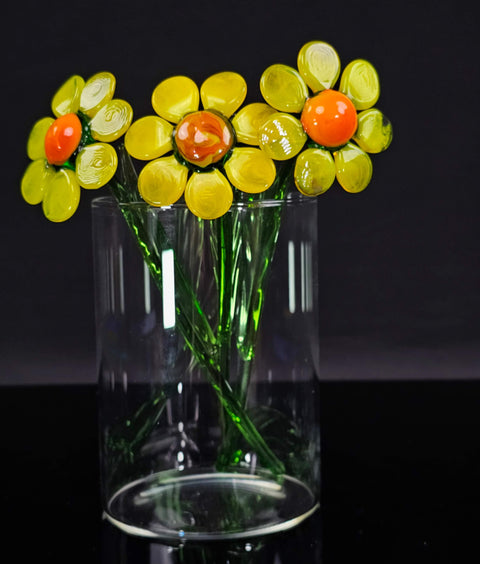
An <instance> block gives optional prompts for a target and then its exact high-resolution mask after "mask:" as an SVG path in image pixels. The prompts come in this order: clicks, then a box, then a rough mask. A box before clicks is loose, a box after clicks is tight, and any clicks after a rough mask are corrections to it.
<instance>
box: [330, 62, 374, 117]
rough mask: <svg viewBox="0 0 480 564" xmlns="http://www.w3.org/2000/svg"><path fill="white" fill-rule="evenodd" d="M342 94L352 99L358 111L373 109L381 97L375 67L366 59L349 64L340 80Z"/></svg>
mask: <svg viewBox="0 0 480 564" xmlns="http://www.w3.org/2000/svg"><path fill="white" fill-rule="evenodd" d="M340 92H343V93H344V94H346V95H347V96H348V97H349V98H350V100H351V101H352V102H353V105H354V106H355V107H356V108H357V110H367V109H368V108H371V107H372V106H373V105H374V104H375V102H376V101H377V100H378V97H379V96H380V80H379V78H378V74H377V71H376V70H375V67H374V66H373V65H372V64H371V63H369V62H368V61H365V60H364V59H356V60H355V61H352V62H351V63H349V64H348V65H347V66H346V67H345V70H344V71H343V73H342V78H341V79H340Z"/></svg>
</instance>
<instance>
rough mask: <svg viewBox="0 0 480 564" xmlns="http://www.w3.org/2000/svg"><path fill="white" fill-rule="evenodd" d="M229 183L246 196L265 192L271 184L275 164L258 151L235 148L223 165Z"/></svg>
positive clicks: (273, 177) (249, 148)
mask: <svg viewBox="0 0 480 564" xmlns="http://www.w3.org/2000/svg"><path fill="white" fill-rule="evenodd" d="M225 172H226V173H227V176H228V179H229V180H230V182H231V183H232V184H233V185H234V186H235V188H238V189H239V190H242V192H247V193H248V194H258V193H260V192H265V190H267V189H268V188H270V186H271V185H272V184H273V181H274V180H275V175H276V168H275V163H274V162H273V161H272V159H270V158H269V157H267V155H266V154H265V153H264V152H263V151H261V150H260V149H255V148H253V147H237V148H236V149H234V150H233V152H232V155H231V157H230V158H229V159H228V161H227V162H226V163H225Z"/></svg>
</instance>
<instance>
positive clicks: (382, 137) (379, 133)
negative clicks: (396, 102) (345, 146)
mask: <svg viewBox="0 0 480 564" xmlns="http://www.w3.org/2000/svg"><path fill="white" fill-rule="evenodd" d="M392 137H393V131H392V124H391V123H390V121H389V119H388V118H387V117H386V116H385V115H383V114H382V112H381V111H380V110H377V109H376V108H371V109H370V110H365V111H363V112H360V113H359V114H358V127H357V131H356V132H355V135H354V136H353V139H354V141H356V142H357V143H358V145H360V148H362V149H363V150H364V151H366V152H367V153H381V152H382V151H385V149H387V148H388V147H389V145H390V143H391V142H392Z"/></svg>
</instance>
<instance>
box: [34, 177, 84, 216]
mask: <svg viewBox="0 0 480 564" xmlns="http://www.w3.org/2000/svg"><path fill="white" fill-rule="evenodd" d="M79 203H80V185H79V184H78V181H77V177H76V176H75V173H74V172H73V170H70V169H66V168H62V169H60V170H59V171H58V172H56V173H55V176H54V177H53V178H52V180H51V181H50V182H49V183H48V186H47V189H46V191H45V196H44V198H43V202H42V208H43V213H44V214H45V217H46V218H47V219H49V220H50V221H53V222H55V223H57V222H60V221H66V220H67V219H69V218H70V217H72V215H73V214H74V213H75V211H76V210H77V208H78V204H79Z"/></svg>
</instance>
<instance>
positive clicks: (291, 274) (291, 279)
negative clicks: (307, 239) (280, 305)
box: [288, 241, 295, 313]
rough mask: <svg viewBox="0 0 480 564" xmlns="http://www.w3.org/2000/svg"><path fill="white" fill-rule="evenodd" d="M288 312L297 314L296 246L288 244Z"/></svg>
mask: <svg viewBox="0 0 480 564" xmlns="http://www.w3.org/2000/svg"><path fill="white" fill-rule="evenodd" d="M288 310H289V311H290V313H295V244H294V242H293V241H289V242H288Z"/></svg>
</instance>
